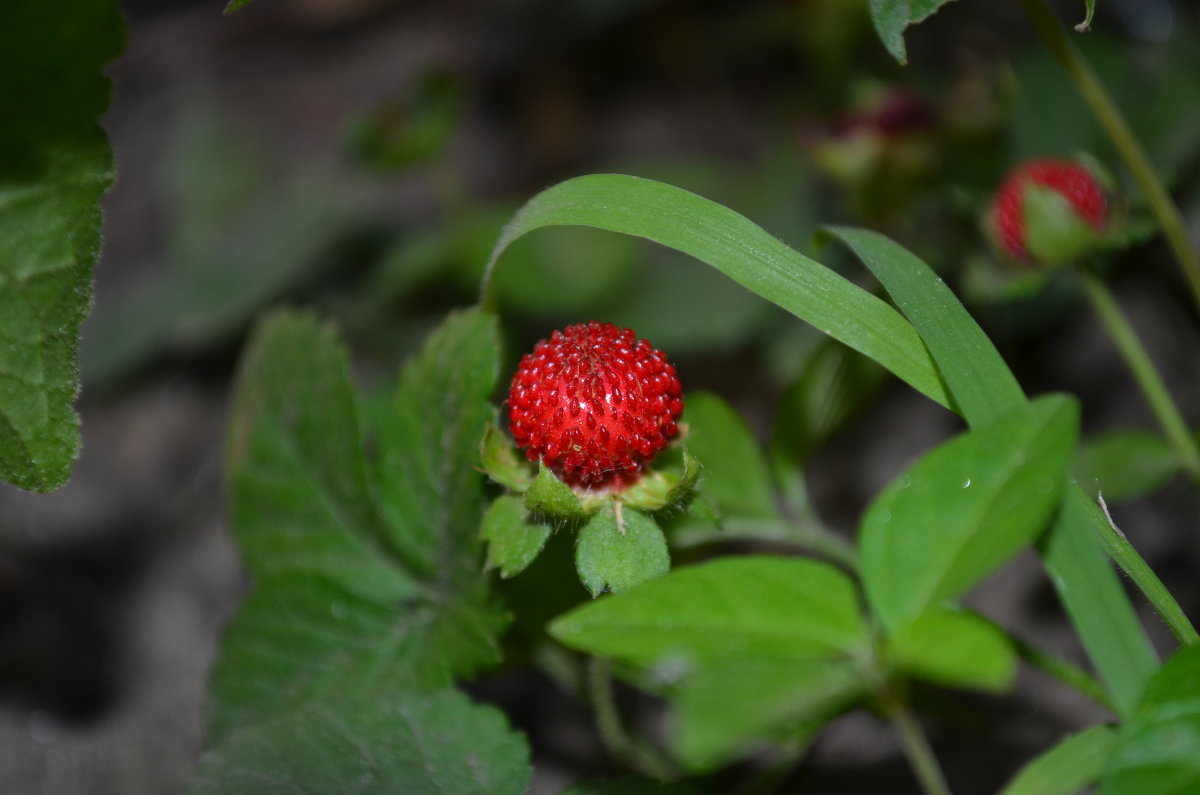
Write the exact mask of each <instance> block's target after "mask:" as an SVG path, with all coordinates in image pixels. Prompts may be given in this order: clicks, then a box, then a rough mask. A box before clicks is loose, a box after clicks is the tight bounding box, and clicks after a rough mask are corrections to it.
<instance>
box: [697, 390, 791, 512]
mask: <svg viewBox="0 0 1200 795" xmlns="http://www.w3.org/2000/svg"><path fill="white" fill-rule="evenodd" d="M683 421H684V422H685V423H687V425H688V436H687V446H688V449H689V450H690V451H692V452H693V453H695V455H696V457H697V458H699V459H700V460H701V461H703V462H704V479H703V482H702V484H701V491H702V492H703V493H704V494H705V495H707V496H708V498H709V499H711V500H712V501H713V502H715V503H716V504H717V508H718V509H719V510H720V511H721V513H722V514H726V515H734V516H748V517H773V516H777V515H778V510H777V509H776V507H775V495H774V493H773V492H772V490H771V472H770V470H769V469H767V462H766V459H765V457H764V456H763V452H762V450H761V448H760V447H759V444H758V441H757V440H756V439H755V438H754V434H752V433H751V432H750V428H749V427H747V425H746V423H745V422H744V421H743V420H742V418H741V417H739V416H738V415H737V412H735V411H734V410H733V409H732V408H731V407H730V406H729V404H728V403H726V402H725V401H724V400H722V399H721V398H720V397H718V396H717V395H714V394H713V393H711V392H697V393H695V394H689V395H688V396H687V397H686V401H685V403H684V410H683Z"/></svg>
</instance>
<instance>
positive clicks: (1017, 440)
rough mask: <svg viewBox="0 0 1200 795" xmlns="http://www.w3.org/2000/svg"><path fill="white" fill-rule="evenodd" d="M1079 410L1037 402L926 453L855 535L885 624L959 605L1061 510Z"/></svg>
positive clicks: (1066, 401) (1061, 401) (1070, 404)
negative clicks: (932, 608) (1060, 498)
mask: <svg viewBox="0 0 1200 795" xmlns="http://www.w3.org/2000/svg"><path fill="white" fill-rule="evenodd" d="M1078 425H1079V409H1078V406H1077V404H1076V403H1075V401H1074V400H1072V399H1070V398H1067V397H1065V396H1049V397H1044V398H1039V399H1038V400H1036V401H1034V402H1033V403H1031V404H1030V406H1029V407H1028V408H1026V409H1018V410H1017V411H1015V412H1013V414H1012V415H1011V416H1009V417H1008V418H1005V419H1002V420H999V421H998V422H995V423H992V424H991V425H985V426H982V427H980V428H977V429H976V430H972V431H969V432H967V433H964V434H962V435H960V436H958V437H956V438H954V439H952V440H951V441H949V442H947V443H945V444H943V445H941V446H939V447H937V448H935V449H934V450H933V451H932V452H930V453H927V454H926V455H925V456H923V457H922V458H921V459H920V460H919V461H918V462H917V463H916V464H915V465H914V466H913V467H911V468H910V469H909V470H908V471H907V472H905V473H904V474H903V475H901V476H900V477H899V478H897V479H896V480H895V481H893V482H892V483H891V484H890V485H889V486H888V487H887V488H886V489H885V490H884V491H883V493H882V494H881V495H880V496H879V497H878V498H876V500H875V501H874V502H873V503H872V504H871V507H870V508H868V509H867V511H866V513H865V514H864V516H863V519H862V523H861V525H860V530H859V548H860V552H861V556H862V576H863V584H864V586H865V588H866V591H867V597H868V600H869V601H870V603H871V606H872V608H873V610H874V611H875V613H876V614H877V615H878V616H879V617H880V619H881V620H882V621H883V624H884V626H886V627H888V628H889V629H895V628H896V627H898V626H899V625H900V624H902V623H903V622H905V621H907V620H909V619H912V618H915V617H916V616H918V615H920V614H921V613H922V612H923V611H924V610H925V609H926V608H928V607H929V606H931V605H938V604H941V603H943V602H946V601H948V600H952V599H956V598H958V597H959V596H961V595H962V594H964V593H965V592H966V591H968V590H969V589H970V588H971V587H973V586H974V585H976V584H977V583H978V582H979V581H980V580H982V579H983V578H984V577H986V576H987V575H988V574H990V573H992V572H993V571H995V570H996V569H997V568H999V567H1000V566H1001V565H1002V564H1003V563H1005V562H1006V561H1007V560H1008V559H1009V558H1010V557H1012V556H1013V555H1015V554H1016V553H1017V552H1018V551H1019V550H1020V549H1021V548H1022V547H1023V546H1025V545H1026V544H1028V543H1030V542H1031V541H1033V540H1034V539H1035V538H1036V537H1037V536H1038V535H1039V534H1040V533H1041V531H1042V530H1043V529H1044V526H1045V524H1046V521H1047V520H1048V519H1049V518H1050V516H1051V515H1052V514H1053V512H1054V509H1055V507H1056V505H1057V504H1058V495H1059V493H1060V492H1061V490H1062V487H1063V484H1064V482H1065V480H1066V472H1067V464H1068V462H1069V461H1070V456H1071V453H1072V451H1073V449H1074V446H1075V440H1076V438H1077V435H1078V432H1079V431H1078Z"/></svg>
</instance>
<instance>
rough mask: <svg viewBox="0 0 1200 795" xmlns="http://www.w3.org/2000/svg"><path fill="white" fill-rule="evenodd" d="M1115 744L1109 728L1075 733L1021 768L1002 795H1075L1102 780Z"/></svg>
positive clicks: (1112, 732)
mask: <svg viewBox="0 0 1200 795" xmlns="http://www.w3.org/2000/svg"><path fill="white" fill-rule="evenodd" d="M1116 741H1117V732H1116V730H1114V729H1113V728H1112V727H1110V726H1093V727H1092V728H1090V729H1084V730H1083V731H1081V732H1079V734H1073V735H1071V736H1070V737H1068V738H1066V739H1065V740H1063V741H1062V742H1060V743H1058V744H1057V745H1055V746H1054V747H1053V748H1051V749H1050V750H1048V751H1046V752H1044V753H1043V754H1041V755H1040V756H1039V757H1037V758H1036V759H1034V760H1033V761H1032V762H1030V763H1028V764H1027V765H1025V767H1023V768H1021V770H1020V772H1019V773H1017V775H1016V776H1015V777H1014V778H1013V780H1012V781H1010V782H1009V784H1008V786H1007V787H1005V788H1004V790H1003V791H1002V792H1001V793H1000V795H1076V793H1078V792H1080V791H1081V790H1083V789H1085V788H1086V787H1089V786H1091V785H1092V784H1095V783H1096V781H1097V780H1098V779H1099V778H1100V775H1101V774H1102V773H1103V772H1104V768H1105V767H1106V766H1107V765H1108V760H1109V758H1110V757H1111V756H1112V749H1113V746H1114V745H1115V744H1116Z"/></svg>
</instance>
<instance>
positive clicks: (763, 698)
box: [671, 657, 867, 772]
mask: <svg viewBox="0 0 1200 795" xmlns="http://www.w3.org/2000/svg"><path fill="white" fill-rule="evenodd" d="M866 692H867V685H866V682H865V680H864V678H863V676H862V674H861V672H860V671H858V670H857V669H856V668H855V667H854V666H853V665H850V664H848V663H847V662H846V661H844V660H836V661H828V660H799V661H797V660H786V661H781V660H775V659H770V658H764V659H754V658H750V657H746V658H742V659H737V658H731V659H726V660H722V661H720V662H706V663H704V664H702V665H700V666H698V667H697V668H696V670H694V671H693V672H692V673H691V674H690V675H689V676H688V677H687V678H686V679H685V680H684V681H683V682H682V683H681V684H680V685H679V686H678V688H677V692H676V693H675V694H674V695H673V696H672V697H671V701H672V703H673V704H674V706H675V713H674V715H673V716H672V731H671V734H672V745H673V747H674V749H675V753H676V755H677V756H678V757H679V759H680V760H681V761H682V762H683V763H684V764H685V765H686V766H687V767H688V769H690V770H692V771H694V772H704V771H708V770H712V769H713V768H716V767H718V766H720V765H722V764H724V763H726V762H728V761H730V760H732V759H734V758H736V757H737V756H739V755H741V754H743V753H745V752H746V751H749V750H751V749H753V748H754V747H755V746H756V745H761V744H763V743H764V742H772V741H776V742H778V741H786V740H795V739H806V738H807V737H808V736H809V735H811V734H812V733H813V732H814V731H816V730H817V729H819V728H820V727H821V725H822V724H824V723H825V722H826V721H828V720H829V719H831V718H833V717H835V716H836V715H837V714H838V713H839V712H841V711H843V710H845V709H846V708H847V707H849V706H851V705H852V704H853V703H854V702H855V701H857V700H858V699H859V698H860V697H861V696H863V695H864V694H865V693H866Z"/></svg>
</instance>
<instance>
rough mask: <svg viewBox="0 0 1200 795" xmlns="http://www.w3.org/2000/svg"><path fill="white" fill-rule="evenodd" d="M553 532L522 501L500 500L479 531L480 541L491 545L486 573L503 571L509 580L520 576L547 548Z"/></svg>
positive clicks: (507, 496)
mask: <svg viewBox="0 0 1200 795" xmlns="http://www.w3.org/2000/svg"><path fill="white" fill-rule="evenodd" d="M550 530H551V528H550V526H549V525H548V524H545V523H544V522H538V521H537V520H536V519H534V517H532V516H530V515H529V511H527V510H526V509H525V502H524V500H522V499H521V498H520V497H518V496H516V495H513V494H502V495H501V496H499V497H497V498H496V501H495V502H493V503H492V504H491V506H489V507H488V509H487V512H486V513H484V515H483V522H482V523H481V524H480V529H479V535H480V537H481V538H482V539H483V540H484V541H486V542H487V560H486V562H485V563H484V566H483V568H484V571H487V570H489V569H499V570H500V576H501V577H503V578H505V579H507V578H509V577H514V576H516V575H518V574H520V573H521V572H522V571H524V570H525V569H526V567H528V566H529V564H530V563H533V561H534V559H535V558H537V556H538V555H539V554H540V553H541V551H542V548H543V547H545V546H546V539H548V538H549V537H550Z"/></svg>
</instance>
